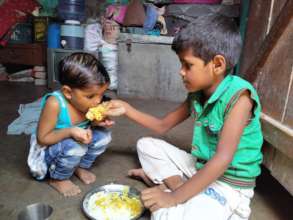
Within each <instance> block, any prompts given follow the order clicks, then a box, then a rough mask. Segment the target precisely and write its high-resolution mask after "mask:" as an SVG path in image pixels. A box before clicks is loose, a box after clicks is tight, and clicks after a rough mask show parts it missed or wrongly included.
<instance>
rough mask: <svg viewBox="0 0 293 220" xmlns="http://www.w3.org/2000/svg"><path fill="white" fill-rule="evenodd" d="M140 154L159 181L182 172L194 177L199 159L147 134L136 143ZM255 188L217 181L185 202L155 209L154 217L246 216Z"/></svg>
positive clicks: (204, 219) (241, 219)
mask: <svg viewBox="0 0 293 220" xmlns="http://www.w3.org/2000/svg"><path fill="white" fill-rule="evenodd" d="M137 152H138V157H139V160H140V163H141V166H142V168H143V170H144V172H145V173H146V175H147V176H148V177H149V178H150V179H151V180H152V181H153V182H154V183H156V184H160V183H162V182H163V180H164V179H166V178H168V177H171V176H175V175H179V176H181V177H182V178H183V179H186V180H187V179H189V178H191V177H192V176H193V175H194V174H195V173H196V169H195V162H196V159H195V157H193V156H192V155H191V154H189V153H187V152H185V151H183V150H180V149H179V148H177V147H175V146H173V145H171V144H169V143H167V142H165V141H163V140H160V139H155V138H150V137H145V138H141V139H140V140H139V141H138V143H137ZM252 197H253V189H237V188H233V187H231V186H230V185H228V184H226V183H224V182H220V181H216V182H214V183H212V184H211V185H209V186H208V187H207V188H206V189H205V190H203V191H202V192H201V193H199V194H198V195H196V196H194V197H193V198H191V199H189V200H188V201H187V202H185V203H183V204H179V205H177V206H174V207H170V208H162V209H159V210H158V211H156V212H154V213H152V219H153V220H227V219H229V220H247V219H248V218H249V215H250V212H251V210H250V207H249V206H250V200H251V198H252Z"/></svg>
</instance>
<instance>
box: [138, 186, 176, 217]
mask: <svg viewBox="0 0 293 220" xmlns="http://www.w3.org/2000/svg"><path fill="white" fill-rule="evenodd" d="M141 199H142V202H143V204H144V206H145V207H146V208H148V209H150V211H151V212H155V211H157V210H158V209H160V208H169V207H172V206H175V205H177V203H176V199H175V197H174V195H173V193H172V192H164V191H162V189H160V188H159V187H158V186H155V187H152V188H148V189H145V190H143V191H142V192H141Z"/></svg>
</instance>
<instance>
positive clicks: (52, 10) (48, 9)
mask: <svg viewBox="0 0 293 220" xmlns="http://www.w3.org/2000/svg"><path fill="white" fill-rule="evenodd" d="M38 2H39V3H40V5H41V6H42V8H41V10H40V16H50V17H55V16H56V7H57V5H58V0H38Z"/></svg>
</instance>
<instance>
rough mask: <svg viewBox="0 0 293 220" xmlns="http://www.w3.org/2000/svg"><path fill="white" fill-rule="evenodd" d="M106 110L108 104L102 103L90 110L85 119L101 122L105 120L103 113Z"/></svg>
mask: <svg viewBox="0 0 293 220" xmlns="http://www.w3.org/2000/svg"><path fill="white" fill-rule="evenodd" d="M107 110H108V103H107V102H103V103H102V104H99V105H98V106H96V107H93V108H90V109H89V110H88V112H87V113H86V115H85V117H86V118H87V119H89V120H90V121H93V120H97V121H102V120H103V119H104V118H105V112H106V111H107Z"/></svg>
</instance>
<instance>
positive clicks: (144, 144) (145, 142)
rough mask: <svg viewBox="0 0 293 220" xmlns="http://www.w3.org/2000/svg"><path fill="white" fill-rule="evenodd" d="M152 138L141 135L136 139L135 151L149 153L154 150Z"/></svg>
mask: <svg viewBox="0 0 293 220" xmlns="http://www.w3.org/2000/svg"><path fill="white" fill-rule="evenodd" d="M153 142H154V138H151V137H143V138H140V139H139V140H138V141H137V145H136V148H137V153H138V154H151V153H152V152H154V150H155V148H154V143H153Z"/></svg>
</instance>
